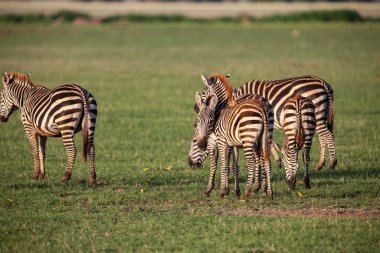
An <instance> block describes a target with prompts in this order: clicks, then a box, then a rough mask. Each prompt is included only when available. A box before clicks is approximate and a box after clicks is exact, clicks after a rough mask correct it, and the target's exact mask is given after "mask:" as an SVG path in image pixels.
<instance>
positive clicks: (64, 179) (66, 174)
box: [61, 172, 71, 184]
mask: <svg viewBox="0 0 380 253" xmlns="http://www.w3.org/2000/svg"><path fill="white" fill-rule="evenodd" d="M70 178H71V173H67V172H66V173H65V175H63V177H62V179H61V182H62V183H63V184H64V183H67V181H69V180H70Z"/></svg>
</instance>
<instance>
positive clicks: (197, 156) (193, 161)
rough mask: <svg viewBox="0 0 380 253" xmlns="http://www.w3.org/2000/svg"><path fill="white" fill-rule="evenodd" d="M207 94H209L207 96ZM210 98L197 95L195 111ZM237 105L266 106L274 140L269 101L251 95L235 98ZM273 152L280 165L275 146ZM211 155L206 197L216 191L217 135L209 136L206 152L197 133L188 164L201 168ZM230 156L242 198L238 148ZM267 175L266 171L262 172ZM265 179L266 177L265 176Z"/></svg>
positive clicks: (236, 185) (236, 188) (237, 190)
mask: <svg viewBox="0 0 380 253" xmlns="http://www.w3.org/2000/svg"><path fill="white" fill-rule="evenodd" d="M206 93H207V94H206ZM208 97H210V94H209V92H203V93H202V95H199V94H198V93H196V103H195V107H194V109H195V111H196V112H197V113H199V108H201V107H202V106H203V105H202V104H205V103H206V100H207V98H208ZM234 99H235V100H236V102H237V103H240V102H242V101H244V100H258V101H261V102H263V103H264V104H265V107H266V110H267V111H268V122H269V128H270V130H269V133H270V138H271V139H272V132H273V110H272V107H271V105H270V104H269V102H268V100H266V99H265V98H263V97H262V96H259V95H255V94H251V95H244V96H242V97H239V98H235V96H234ZM271 152H272V154H273V156H274V157H275V159H276V161H277V162H278V163H280V161H281V160H280V157H279V156H278V155H277V153H276V150H275V149H274V147H273V146H271ZM208 155H210V176H209V180H208V185H207V189H206V191H205V192H204V193H205V195H207V196H209V194H210V192H211V191H212V190H213V189H214V181H215V173H216V169H217V159H218V149H217V143H216V135H215V133H214V132H212V133H211V134H210V136H209V139H208V141H207V149H206V150H205V151H202V150H201V149H199V147H198V145H197V133H196V131H195V132H194V134H193V138H192V142H191V145H190V151H189V155H188V162H189V165H190V166H191V167H200V166H201V165H202V163H203V162H204V160H205V159H206V157H207V156H208ZM229 155H230V156H231V155H232V159H233V164H232V171H233V175H234V185H235V194H236V195H237V196H240V187H239V182H238V176H239V166H238V155H239V154H238V148H237V147H234V148H233V150H230V152H229ZM262 172H263V173H265V171H262ZM263 177H264V175H263Z"/></svg>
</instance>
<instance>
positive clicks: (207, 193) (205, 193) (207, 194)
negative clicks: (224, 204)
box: [203, 190, 211, 197]
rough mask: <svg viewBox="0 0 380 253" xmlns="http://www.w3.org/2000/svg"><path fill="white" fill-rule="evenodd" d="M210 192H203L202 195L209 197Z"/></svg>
mask: <svg viewBox="0 0 380 253" xmlns="http://www.w3.org/2000/svg"><path fill="white" fill-rule="evenodd" d="M210 192H211V191H208V190H206V191H204V192H203V195H205V196H206V197H210Z"/></svg>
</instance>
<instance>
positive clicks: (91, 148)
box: [88, 141, 96, 186]
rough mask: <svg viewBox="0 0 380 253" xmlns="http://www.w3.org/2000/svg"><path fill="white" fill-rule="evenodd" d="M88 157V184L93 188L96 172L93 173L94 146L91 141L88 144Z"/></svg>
mask: <svg viewBox="0 0 380 253" xmlns="http://www.w3.org/2000/svg"><path fill="white" fill-rule="evenodd" d="M88 145H89V146H88V156H89V158H90V168H91V172H90V181H89V184H90V186H95V185H96V172H95V146H94V142H93V141H91V142H89V144H88Z"/></svg>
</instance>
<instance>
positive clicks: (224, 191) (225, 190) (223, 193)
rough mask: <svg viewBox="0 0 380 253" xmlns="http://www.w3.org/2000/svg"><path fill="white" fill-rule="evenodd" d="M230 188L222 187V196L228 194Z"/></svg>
mask: <svg viewBox="0 0 380 253" xmlns="http://www.w3.org/2000/svg"><path fill="white" fill-rule="evenodd" d="M228 193H229V190H228V189H222V191H221V193H220V198H224V196H228Z"/></svg>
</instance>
